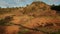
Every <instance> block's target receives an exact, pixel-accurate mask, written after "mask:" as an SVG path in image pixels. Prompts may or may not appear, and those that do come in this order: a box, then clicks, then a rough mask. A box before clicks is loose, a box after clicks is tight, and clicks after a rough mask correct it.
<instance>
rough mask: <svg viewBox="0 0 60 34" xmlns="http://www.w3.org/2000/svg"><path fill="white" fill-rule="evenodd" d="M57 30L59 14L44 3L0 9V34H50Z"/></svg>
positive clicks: (59, 22)
mask: <svg viewBox="0 0 60 34" xmlns="http://www.w3.org/2000/svg"><path fill="white" fill-rule="evenodd" d="M58 30H60V14H58V13H57V11H55V10H52V9H51V6H50V5H47V4H45V3H44V2H33V3H32V4H31V5H27V6H26V7H17V8H0V34H50V33H52V32H57V31H58ZM18 32H19V33H18Z"/></svg>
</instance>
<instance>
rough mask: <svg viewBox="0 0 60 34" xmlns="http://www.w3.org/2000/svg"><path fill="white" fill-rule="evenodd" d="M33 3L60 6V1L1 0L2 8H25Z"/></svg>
mask: <svg viewBox="0 0 60 34" xmlns="http://www.w3.org/2000/svg"><path fill="white" fill-rule="evenodd" d="M33 1H43V2H45V3H46V4H49V5H52V4H55V5H59V4H60V0H0V7H2V8H4V7H24V6H26V5H27V4H31V3H32V2H33Z"/></svg>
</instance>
